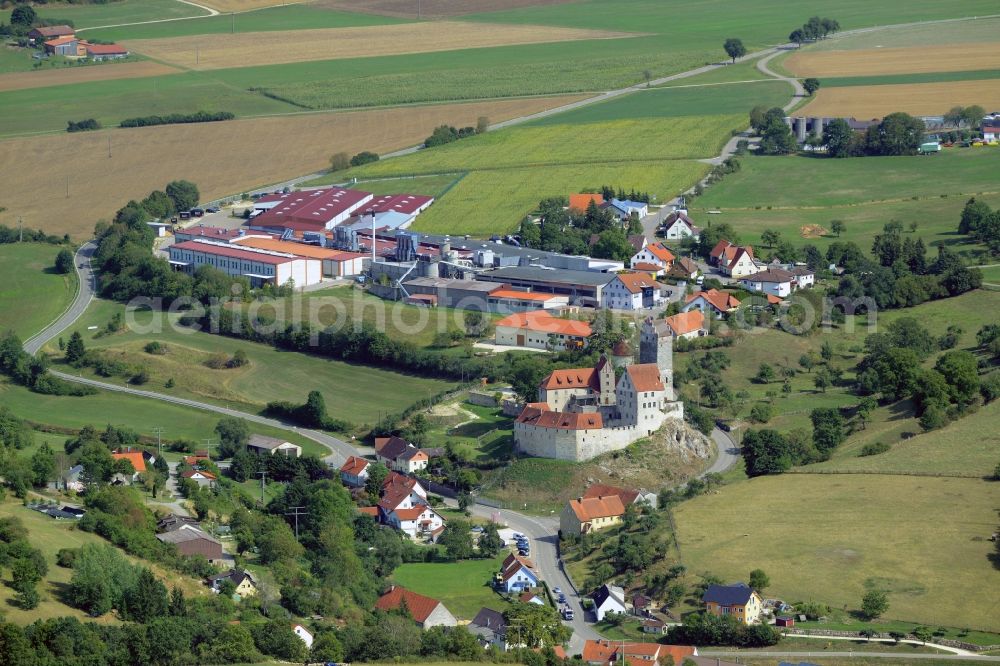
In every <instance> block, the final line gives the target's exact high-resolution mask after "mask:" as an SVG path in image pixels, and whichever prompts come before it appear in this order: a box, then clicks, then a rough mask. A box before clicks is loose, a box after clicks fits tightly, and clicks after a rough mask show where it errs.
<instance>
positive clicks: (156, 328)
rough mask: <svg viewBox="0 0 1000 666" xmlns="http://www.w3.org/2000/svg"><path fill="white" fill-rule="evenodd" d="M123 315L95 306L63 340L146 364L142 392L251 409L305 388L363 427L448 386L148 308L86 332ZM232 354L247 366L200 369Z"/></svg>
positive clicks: (112, 307)
mask: <svg viewBox="0 0 1000 666" xmlns="http://www.w3.org/2000/svg"><path fill="white" fill-rule="evenodd" d="M122 311H124V306H122V305H119V304H117V303H112V302H109V301H95V302H94V304H93V305H92V306H91V308H90V309H89V310H88V311H87V313H86V314H85V315H84V316H83V317H82V318H81V319H80V320H79V321H78V322H77V323H76V324H75V325H74V326H73V327H72V329H71V330H70V331H67V332H66V334H65V335H66V336H68V335H70V333H72V331H80V332H81V333H82V334H83V336H84V340H85V342H86V343H87V345H88V348H90V349H103V350H106V351H108V352H109V354H111V355H112V356H113V357H115V358H118V359H120V360H123V361H126V362H128V363H137V364H141V365H143V366H145V367H147V368H148V369H149V373H150V381H149V383H148V384H147V385H145V387H144V388H147V389H149V390H153V391H159V392H165V393H169V394H171V395H179V396H183V397H194V398H196V399H199V400H202V401H205V402H210V403H215V404H223V405H229V406H231V407H234V408H237V409H243V410H247V411H252V412H256V411H258V410H260V409H261V408H262V407H263V406H264V404H265V403H266V402H268V401H271V400H288V401H291V402H298V403H301V402H304V401H305V399H306V395H307V394H308V393H309V391H312V390H314V389H315V390H319V391H320V392H322V393H323V396H324V398H325V399H326V405H327V410H328V412H329V413H330V415H331V416H333V417H335V418H342V419H346V420H348V421H350V422H351V423H353V424H355V425H357V426H361V425H362V424H369V425H373V424H375V423H376V422H377V420H378V418H379V416H380V414H381V415H383V416H388V415H389V414H393V413H396V412H400V411H402V410H403V409H405V408H406V407H408V406H409V405H411V404H412V403H414V402H416V401H417V400H419V399H421V398H424V397H428V396H430V395H434V394H436V393H440V392H441V391H444V390H446V389H447V388H449V387H450V386H452V384H451V383H450V382H446V381H442V380H437V379H425V378H422V377H416V376H413V375H405V374H402V373H396V372H392V371H389V370H384V369H380V368H372V367H368V366H361V365H351V364H348V363H343V362H339V361H333V360H329V359H325V358H322V357H318V356H309V355H306V354H298V353H295V352H286V351H279V350H277V349H275V348H273V347H270V346H268V345H263V344H258V343H252V342H245V341H242V340H236V339H233V338H228V337H224V336H221V335H214V334H211V333H200V332H190V331H186V330H184V328H183V327H174V326H171V325H169V323H168V322H169V321H176V319H177V317H176V316H170V315H165V314H161V313H155V314H154V313H150V312H148V311H146V312H141V313H136V315H135V322H136V324H137V325H138V326H137V328H136V329H135V330H127V331H124V332H122V333H118V334H115V335H110V336H104V337H100V338H96V339H94V333H93V332H92V331H89V332H88V331H87V327H88V326H92V325H93V326H99V327H103V325H104V324H105V323H107V321H108V320H109V319H110V318H111V317H112V316H113V314H114V313H116V312H122ZM136 331H140V332H136ZM151 340H157V341H159V342H160V343H162V344H164V345H166V346H167V348H168V353H167V354H164V355H151V354H147V353H146V352H145V351H143V347H144V346H145V344H146V343H147V342H149V341H151ZM237 349H242V350H244V351H245V352H246V354H247V356H248V357H249V360H250V364H249V365H248V366H246V367H243V368H238V369H227V370H212V369H210V368H208V367H207V366H206V365H205V362H206V361H207V360H208V359H209V357H210V356H211V354H213V353H224V354H227V355H230V356H231V355H232V354H233V353H234V352H235V351H236V350H237ZM169 379H173V380H174V383H175V386H174V388H171V389H167V388H166V387H165V384H166V382H167V380H169ZM113 381H119V379H117V378H116V379H115V380H113ZM122 381H123V380H122Z"/></svg>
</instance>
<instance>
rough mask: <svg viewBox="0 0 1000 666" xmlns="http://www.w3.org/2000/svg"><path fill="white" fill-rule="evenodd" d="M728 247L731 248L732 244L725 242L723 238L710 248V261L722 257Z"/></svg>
mask: <svg viewBox="0 0 1000 666" xmlns="http://www.w3.org/2000/svg"><path fill="white" fill-rule="evenodd" d="M730 247H733V244H732V243H730V242H729V241H727V240H726V239H725V238H723V239H721V240H720V241H719V242H718V243H716V244H715V247H713V248H712V251H711V252H710V253H709V255H708V256H710V257H711V258H712V259H718V258H719V257H721V256H722V253H723V252H725V251H726V250H727V249H728V248H730Z"/></svg>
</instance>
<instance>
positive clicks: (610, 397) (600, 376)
mask: <svg viewBox="0 0 1000 666" xmlns="http://www.w3.org/2000/svg"><path fill="white" fill-rule="evenodd" d="M594 370H596V371H597V386H598V399H597V404H599V405H613V404H615V368H614V366H613V365H612V364H611V363H610V362H608V357H607V356H605V355H604V354H601V360H600V361H598V362H597V366H596V367H595V368H594Z"/></svg>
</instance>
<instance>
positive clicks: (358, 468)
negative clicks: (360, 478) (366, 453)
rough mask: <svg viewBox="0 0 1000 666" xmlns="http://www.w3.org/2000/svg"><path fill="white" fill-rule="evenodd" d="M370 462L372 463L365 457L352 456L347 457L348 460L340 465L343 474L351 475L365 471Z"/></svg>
mask: <svg viewBox="0 0 1000 666" xmlns="http://www.w3.org/2000/svg"><path fill="white" fill-rule="evenodd" d="M370 464H371V463H370V462H369V461H367V460H365V459H364V458H361V457H359V456H351V457H350V458H348V459H347V462H345V463H344V464H343V465H342V466H341V467H340V472H341V474H347V475H349V476H357V475H358V474H361V472H363V471H365V469H366V468H367V467H368V465H370Z"/></svg>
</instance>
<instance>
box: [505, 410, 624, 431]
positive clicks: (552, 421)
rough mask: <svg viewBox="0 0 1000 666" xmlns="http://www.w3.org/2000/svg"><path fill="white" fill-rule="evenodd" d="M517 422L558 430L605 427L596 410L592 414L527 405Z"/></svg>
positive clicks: (598, 428)
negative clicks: (549, 409) (553, 410)
mask: <svg viewBox="0 0 1000 666" xmlns="http://www.w3.org/2000/svg"><path fill="white" fill-rule="evenodd" d="M517 422H518V423H527V424H528V425H533V426H538V427H539V428H553V429H556V430H600V429H601V428H603V427H604V421H603V420H602V419H601V415H600V414H598V413H596V412H594V413H590V414H584V413H579V412H550V411H548V410H542V409H537V408H532V407H527V406H526V407H525V408H524V409H523V410H522V411H521V414H520V416H518V417H517Z"/></svg>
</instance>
